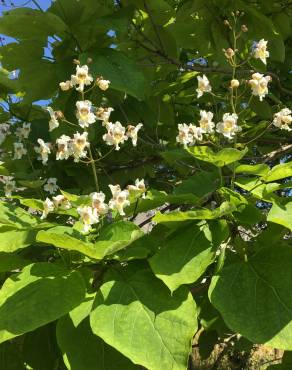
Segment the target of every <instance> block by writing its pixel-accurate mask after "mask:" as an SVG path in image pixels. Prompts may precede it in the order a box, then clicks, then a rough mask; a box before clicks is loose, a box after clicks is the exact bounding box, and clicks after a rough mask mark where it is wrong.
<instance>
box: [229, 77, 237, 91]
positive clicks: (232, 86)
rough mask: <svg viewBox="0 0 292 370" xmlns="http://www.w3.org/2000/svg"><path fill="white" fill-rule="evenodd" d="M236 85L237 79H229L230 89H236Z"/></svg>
mask: <svg viewBox="0 0 292 370" xmlns="http://www.w3.org/2000/svg"><path fill="white" fill-rule="evenodd" d="M238 86H239V81H238V80H236V79H233V80H231V81H230V87H231V88H232V89H236V88H237V87H238Z"/></svg>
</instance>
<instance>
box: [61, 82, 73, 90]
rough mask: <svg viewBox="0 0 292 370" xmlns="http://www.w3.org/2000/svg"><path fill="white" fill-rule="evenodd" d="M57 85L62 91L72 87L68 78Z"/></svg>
mask: <svg viewBox="0 0 292 370" xmlns="http://www.w3.org/2000/svg"><path fill="white" fill-rule="evenodd" d="M59 86H60V89H61V90H62V91H68V90H70V89H71V88H72V87H73V85H72V82H71V81H69V80H68V81H65V82H60V83H59Z"/></svg>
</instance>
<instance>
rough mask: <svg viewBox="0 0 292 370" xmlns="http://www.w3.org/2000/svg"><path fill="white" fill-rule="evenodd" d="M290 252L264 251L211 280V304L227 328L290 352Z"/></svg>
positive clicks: (283, 249) (283, 247)
mask: <svg viewBox="0 0 292 370" xmlns="http://www.w3.org/2000/svg"><path fill="white" fill-rule="evenodd" d="M291 279H292V249H291V248H289V247H288V248H287V245H275V246H273V245H271V246H270V247H269V248H263V249H262V250H260V251H259V252H258V253H257V254H256V255H254V256H253V257H251V258H250V259H249V261H248V262H244V261H240V262H236V263H233V264H231V265H229V266H224V267H223V269H222V270H221V272H220V274H219V275H215V276H214V277H213V278H212V282H211V285H210V289H209V298H210V300H211V303H212V304H213V305H214V306H215V308H217V310H218V311H219V312H220V313H221V315H222V317H223V319H224V321H225V323H226V324H227V326H228V327H229V328H230V329H231V330H233V331H234V332H236V333H239V334H241V335H243V336H244V337H246V338H247V339H249V340H250V341H252V342H253V343H263V344H266V345H269V346H271V347H275V348H280V349H286V350H292V341H291V338H292V293H291V289H290V285H291Z"/></svg>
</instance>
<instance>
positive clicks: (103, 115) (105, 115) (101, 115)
mask: <svg viewBox="0 0 292 370" xmlns="http://www.w3.org/2000/svg"><path fill="white" fill-rule="evenodd" d="M113 110H114V108H111V107H108V108H103V107H99V108H98V109H97V111H96V112H95V115H96V118H97V119H98V120H99V121H102V125H103V126H106V125H107V124H108V121H109V119H110V115H111V112H113Z"/></svg>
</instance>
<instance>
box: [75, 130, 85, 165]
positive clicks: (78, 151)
mask: <svg viewBox="0 0 292 370" xmlns="http://www.w3.org/2000/svg"><path fill="white" fill-rule="evenodd" d="M87 136H88V133H87V132H83V134H80V133H79V132H76V134H74V137H73V141H72V154H73V156H74V162H79V158H84V157H86V148H88V147H89V142H88V141H87Z"/></svg>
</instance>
